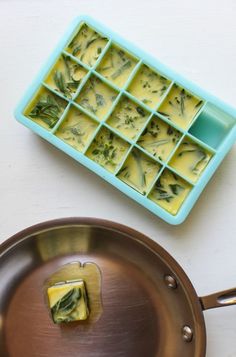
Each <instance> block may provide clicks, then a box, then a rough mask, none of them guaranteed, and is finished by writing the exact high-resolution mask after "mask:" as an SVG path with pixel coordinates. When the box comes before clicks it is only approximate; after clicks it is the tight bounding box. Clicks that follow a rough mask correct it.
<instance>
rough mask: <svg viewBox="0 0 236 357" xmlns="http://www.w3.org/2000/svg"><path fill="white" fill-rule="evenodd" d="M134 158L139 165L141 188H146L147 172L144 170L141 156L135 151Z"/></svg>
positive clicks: (133, 152)
mask: <svg viewBox="0 0 236 357" xmlns="http://www.w3.org/2000/svg"><path fill="white" fill-rule="evenodd" d="M132 156H133V158H134V160H135V161H136V164H137V168H138V171H139V177H140V184H141V187H145V186H146V174H145V172H144V170H143V166H142V158H141V155H140V154H139V153H138V151H137V150H133V151H132Z"/></svg>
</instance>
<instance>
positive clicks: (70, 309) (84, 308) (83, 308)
mask: <svg viewBox="0 0 236 357" xmlns="http://www.w3.org/2000/svg"><path fill="white" fill-rule="evenodd" d="M47 294H48V301H49V307H50V310H51V314H52V319H53V321H54V323H57V324H58V323H61V322H70V321H80V320H86V319H87V318H88V316H89V309H88V299H87V293H86V288H85V283H84V281H83V280H78V281H73V282H65V283H59V284H56V285H53V286H50V287H49V288H48V290H47Z"/></svg>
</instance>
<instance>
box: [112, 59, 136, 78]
mask: <svg viewBox="0 0 236 357" xmlns="http://www.w3.org/2000/svg"><path fill="white" fill-rule="evenodd" d="M131 64H132V63H131V61H130V60H127V61H126V62H125V63H124V64H122V66H121V67H120V68H118V69H117V70H116V71H115V72H114V73H113V74H112V75H111V78H112V79H116V78H117V77H119V76H120V75H121V74H122V73H123V72H124V71H125V70H126V69H128V68H130V67H131Z"/></svg>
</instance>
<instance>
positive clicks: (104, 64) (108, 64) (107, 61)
mask: <svg viewBox="0 0 236 357" xmlns="http://www.w3.org/2000/svg"><path fill="white" fill-rule="evenodd" d="M136 64H137V60H136V59H135V58H134V57H132V56H131V55H130V54H128V53H127V52H125V51H124V50H123V49H121V48H119V47H116V46H111V47H110V48H109V50H108V51H107V53H106V54H105V56H104V58H103V59H102V61H101V63H100V64H99V66H98V69H97V71H98V72H99V73H100V74H101V75H102V76H103V77H105V78H107V79H108V80H109V81H111V82H113V83H114V84H116V85H117V86H118V87H123V85H124V84H125V83H126V81H127V79H128V77H129V75H130V74H131V72H132V71H133V69H134V67H135V66H136Z"/></svg>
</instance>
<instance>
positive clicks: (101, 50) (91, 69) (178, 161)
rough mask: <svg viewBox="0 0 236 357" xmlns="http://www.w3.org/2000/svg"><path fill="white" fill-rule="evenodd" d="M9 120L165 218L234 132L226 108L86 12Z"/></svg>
mask: <svg viewBox="0 0 236 357" xmlns="http://www.w3.org/2000/svg"><path fill="white" fill-rule="evenodd" d="M15 116H16V118H17V120H18V121H19V122H21V123H22V124H24V125H25V126H27V127H28V128H30V129H31V130H33V131H34V132H35V133H37V134H38V135H40V136H41V137H43V138H44V139H46V140H47V141H49V142H50V143H52V144H53V145H55V146H56V147H58V148H59V149H60V150H62V151H64V152H65V153H67V154H68V155H70V156H71V157H73V158H74V159H76V160H77V161H78V162H80V163H81V164H83V165H84V166H86V167H87V168H89V169H90V170H92V171H94V172H96V173H97V174H98V175H99V176H101V177H103V178H104V179H105V180H106V181H108V182H110V183H111V184H112V185H113V186H115V187H116V188H118V189H119V190H120V191H122V192H124V193H125V194H126V195H128V196H129V197H131V198H133V199H134V200H135V201H137V202H139V203H140V204H141V205H143V206H144V207H146V208H147V209H149V210H150V211H151V212H153V213H154V214H156V215H157V216H159V217H161V218H162V219H164V220H165V221H167V222H168V223H171V224H179V223H181V222H182V221H183V220H184V219H185V218H186V217H187V215H188V214H189V212H190V210H191V208H192V207H193V205H194V203H195V202H196V200H197V198H198V197H199V195H200V193H201V192H202V190H203V189H204V187H205V186H206V184H207V182H208V181H209V180H210V178H211V176H212V175H213V173H214V172H215V170H216V169H217V167H218V166H219V164H220V162H221V161H222V160H223V158H224V157H225V155H226V154H227V152H228V151H229V150H230V148H231V146H232V145H233V143H234V141H235V138H236V125H235V123H236V110H235V109H234V108H232V107H230V106H229V105H227V104H225V103H223V102H222V101H221V100H219V99H217V98H216V97H214V96H212V95H211V94H209V93H207V92H205V91H204V90H202V89H201V88H199V87H198V86H196V85H195V84H193V83H191V82H189V81H188V80H186V79H185V78H183V77H182V76H180V75H179V74H177V73H175V72H174V71H172V70H171V69H169V68H168V67H166V66H165V65H163V64H162V63H160V62H159V61H158V60H156V59H155V58H153V57H151V56H150V55H148V54H146V53H145V52H143V51H142V50H140V49H138V48H137V47H135V46H134V45H133V44H131V43H129V42H128V41H126V40H124V39H122V38H121V37H120V36H119V35H117V34H115V33H114V32H112V31H111V30H109V29H108V28H106V27H105V26H103V25H101V24H100V23H98V22H97V21H95V20H94V19H92V18H90V17H88V16H81V17H79V18H77V19H76V20H75V21H74V22H73V23H72V25H71V26H70V27H69V29H68V31H67V32H66V33H65V35H64V37H63V38H62V40H61V41H60V43H59V45H58V46H57V47H56V49H55V50H54V52H53V53H52V55H51V56H50V58H49V60H48V62H47V63H46V64H45V65H44V67H43V68H42V70H41V71H40V73H39V75H38V77H37V78H36V80H35V81H34V82H33V84H32V85H31V87H30V88H29V90H28V91H27V92H26V94H25V95H24V97H23V99H22V100H21V102H20V103H19V105H18V106H17V108H16V111H15Z"/></svg>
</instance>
